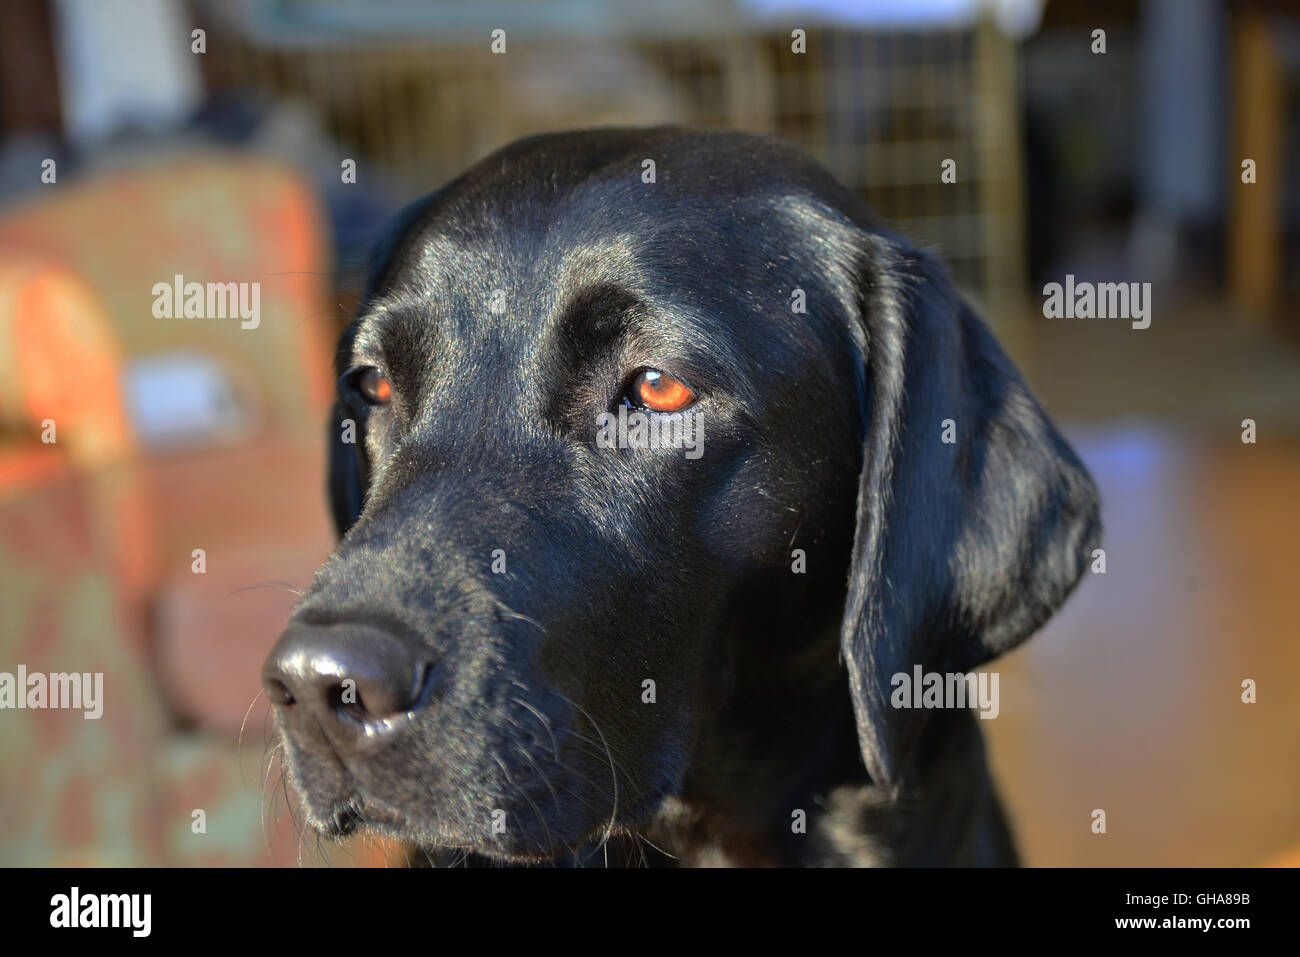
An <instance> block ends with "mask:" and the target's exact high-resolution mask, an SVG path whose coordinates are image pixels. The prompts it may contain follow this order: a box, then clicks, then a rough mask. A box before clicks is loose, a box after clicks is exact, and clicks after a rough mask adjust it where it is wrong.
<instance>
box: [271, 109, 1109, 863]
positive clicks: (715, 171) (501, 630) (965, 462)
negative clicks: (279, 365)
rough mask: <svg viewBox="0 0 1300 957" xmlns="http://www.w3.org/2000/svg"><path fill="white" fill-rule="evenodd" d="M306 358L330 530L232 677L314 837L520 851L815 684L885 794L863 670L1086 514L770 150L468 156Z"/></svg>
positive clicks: (581, 836)
mask: <svg viewBox="0 0 1300 957" xmlns="http://www.w3.org/2000/svg"><path fill="white" fill-rule="evenodd" d="M647 161H653V162H652V163H650V164H648V163H647ZM649 170H653V175H647V171H649ZM338 372H339V398H338V405H337V407H336V413H335V417H334V421H333V422H332V423H331V426H330V442H331V448H332V460H331V468H330V489H331V502H332V505H333V510H334V516H335V520H336V522H337V524H338V527H339V531H340V533H341V536H342V537H341V540H340V542H339V545H338V548H337V550H336V552H335V554H334V555H333V556H332V557H331V558H330V560H329V561H328V562H327V563H326V564H325V566H324V567H323V568H322V569H321V570H320V572H319V573H318V575H317V578H316V580H315V582H314V584H313V585H312V587H311V588H310V590H309V591H308V592H307V593H306V595H305V596H304V597H303V599H302V601H301V603H300V605H299V607H298V608H297V609H296V611H295V613H294V615H293V618H292V620H291V622H290V624H289V626H288V628H287V630H286V632H285V634H284V636H283V637H282V638H281V640H280V642H279V644H278V645H277V646H276V649H275V650H274V651H273V652H272V654H271V656H270V658H269V659H268V662H267V666H266V670H265V676H264V680H265V684H266V687H267V689H268V693H269V694H270V695H271V698H272V700H273V702H274V703H275V705H276V712H277V715H278V721H279V724H280V728H281V731H282V734H283V738H284V745H285V756H286V762H287V766H288V770H289V775H290V780H291V782H292V783H293V785H294V787H295V789H296V790H297V791H298V792H299V794H300V796H301V798H302V800H303V803H304V806H305V808H306V811H307V814H308V817H309V819H310V821H311V823H312V824H313V825H315V826H316V827H318V828H320V829H321V830H323V831H325V832H327V833H342V832H346V831H348V830H350V829H352V828H353V827H356V826H358V825H360V826H365V827H368V828H371V829H374V830H378V831H381V832H386V833H389V834H392V835H395V836H398V837H400V838H403V839H406V840H410V841H413V842H415V843H418V844H421V845H426V846H458V847H466V848H470V849H472V850H474V851H477V852H480V853H483V854H486V855H489V856H494V857H498V858H507V859H519V860H523V859H544V858H551V857H554V856H556V855H559V854H562V853H564V852H565V851H566V849H569V850H572V849H576V848H579V847H582V846H583V845H585V844H586V843H587V842H589V841H591V840H592V839H593V838H596V837H599V836H600V835H601V834H604V833H608V832H609V831H610V830H611V829H618V828H630V827H636V826H637V825H638V824H639V823H640V822H643V821H644V820H646V818H647V817H648V816H650V815H652V814H653V813H654V811H655V809H656V808H657V807H658V806H659V805H660V804H661V803H662V801H663V800H664V798H666V797H668V796H672V795H682V794H684V793H696V794H704V795H706V796H705V798H703V799H707V792H709V791H710V790H712V791H714V792H716V791H717V790H718V788H719V787H720V786H715V785H714V784H711V783H709V782H716V781H717V780H718V774H719V773H725V775H726V777H727V780H728V782H729V783H728V785H727V786H728V787H732V788H734V787H735V786H737V784H736V782H738V781H743V780H744V778H745V775H746V774H747V771H746V767H747V766H749V765H752V764H753V763H754V762H755V761H757V760H766V761H767V762H768V763H769V764H770V763H771V756H772V754H774V753H778V752H780V749H781V748H788V747H791V746H794V747H802V748H803V749H804V751H806V752H816V750H817V745H816V743H815V742H811V743H810V742H807V741H804V742H802V743H800V742H799V741H798V740H797V738H798V734H799V733H802V732H813V731H815V729H817V728H819V727H822V726H828V725H829V724H833V723H834V722H836V721H837V720H838V718H839V717H840V716H841V711H843V712H844V713H845V714H847V712H848V709H849V708H851V709H852V713H853V714H854V715H855V716H856V726H857V739H858V747H860V752H861V760H862V761H863V762H864V763H865V766H866V768H867V769H868V771H869V772H870V775H871V777H872V779H873V780H874V781H875V782H876V783H878V784H879V785H880V786H882V787H883V788H884V789H885V790H886V791H887V792H890V793H894V792H897V791H898V790H899V789H900V788H903V787H905V786H906V783H907V781H908V778H909V775H910V774H911V773H912V768H913V765H914V764H915V762H914V761H913V760H912V759H911V757H910V742H912V741H913V740H914V738H915V734H916V725H915V722H916V721H917V720H919V719H916V718H911V717H905V716H902V715H900V712H897V711H895V710H894V709H892V708H891V707H890V705H889V692H890V676H891V675H893V674H895V673H897V672H902V671H909V670H910V669H911V667H912V666H913V665H914V664H922V665H924V666H926V667H927V668H936V669H940V670H949V671H965V670H968V669H970V668H973V667H975V666H977V665H979V664H980V663H982V662H984V661H986V660H988V659H989V658H990V657H992V656H994V655H996V654H999V653H1001V652H1003V651H1006V650H1007V649H1009V648H1011V647H1013V646H1014V645H1016V644H1017V643H1018V642H1020V641H1022V640H1023V639H1024V638H1025V637H1026V636H1028V635H1029V634H1030V633H1031V632H1032V631H1033V630H1034V629H1036V628H1037V627H1038V626H1039V625H1040V624H1041V623H1042V622H1043V621H1044V620H1045V619H1046V618H1047V617H1048V615H1049V614H1050V613H1051V612H1052V611H1053V610H1054V609H1055V608H1056V607H1057V606H1059V605H1060V603H1061V602H1062V601H1063V600H1064V599H1065V597H1066V595H1067V594H1068V592H1069V591H1070V589H1071V588H1072V587H1073V585H1074V584H1075V582H1076V580H1077V579H1078V577H1079V576H1080V574H1081V572H1082V569H1083V567H1084V562H1085V559H1086V557H1087V554H1088V551H1089V549H1090V548H1091V547H1092V544H1093V543H1094V541H1095V539H1096V536H1097V534H1098V526H1097V500H1096V495H1095V490H1094V488H1093V486H1092V483H1091V480H1090V479H1089V477H1088V476H1087V474H1086V472H1085V471H1084V469H1083V468H1082V466H1081V465H1080V464H1079V462H1078V460H1077V459H1076V458H1075V457H1074V455H1073V454H1072V452H1071V451H1070V449H1069V448H1068V446H1067V445H1066V444H1065V442H1064V441H1063V440H1062V439H1061V437H1060V436H1059V435H1058V434H1057V432H1056V431H1055V429H1054V428H1053V427H1052V425H1051V424H1050V422H1049V421H1048V420H1047V418H1046V417H1045V415H1044V413H1043V412H1042V410H1041V409H1040V408H1039V406H1038V405H1037V403H1036V402H1035V401H1034V399H1033V398H1032V396H1031V395H1030V394H1029V392H1028V390H1027V388H1026V387H1025V385H1024V383H1023V381H1022V380H1021V379H1020V377H1019V375H1018V374H1017V372H1016V371H1015V369H1014V368H1013V367H1012V365H1011V363H1010V362H1009V360H1008V359H1007V358H1006V356H1005V355H1004V354H1003V352H1002V351H1001V349H1000V348H999V347H998V345H997V344H996V342H995V341H994V340H993V338H992V337H991V335H990V334H989V332H988V331H987V329H986V328H985V327H984V325H983V323H982V322H981V321H980V320H979V319H978V318H977V317H976V316H975V315H974V314H973V313H972V312H971V310H970V309H969V308H968V307H967V306H966V305H965V304H964V303H963V302H962V301H961V300H960V299H959V297H958V296H957V295H956V294H955V293H954V291H953V289H952V287H951V284H950V282H949V279H948V277H947V275H946V273H945V272H944V270H943V269H942V267H940V266H939V265H938V264H937V263H936V262H934V261H933V260H932V259H931V258H930V257H929V256H927V255H925V254H924V253H921V252H919V251H917V250H915V249H912V248H910V247H908V246H907V245H906V244H905V243H903V242H901V241H899V240H897V239H895V238H892V237H890V236H889V235H887V234H885V233H884V232H882V231H881V230H880V229H879V228H878V227H877V226H876V225H875V224H874V223H873V222H872V220H871V219H870V216H869V214H868V212H867V211H866V210H865V209H864V208H863V206H862V204H861V203H860V202H859V201H858V200H857V199H856V198H855V197H854V196H853V195H852V194H851V193H849V192H848V191H847V190H845V189H843V188H842V187H840V186H839V185H838V184H836V183H835V182H834V181H833V179H832V178H831V177H830V176H829V175H828V174H827V173H825V172H824V171H823V170H822V169H821V168H820V167H818V166H817V165H816V164H815V163H813V162H812V161H811V160H809V159H808V158H806V157H805V156H803V155H802V154H800V153H798V152H797V151H795V150H794V149H792V148H790V147H788V146H785V145H783V144H781V143H780V142H779V141H777V140H774V139H770V138H765V137H758V136H751V135H746V134H738V133H704V132H694V131H687V130H681V129H672V128H667V129H656V130H609V131H596V132H590V133H574V134H556V135H548V136H543V137H537V138H533V139H530V140H525V141H522V142H520V143H517V144H515V145H513V146H511V147H508V148H507V149H505V150H503V151H501V152H499V153H497V154H495V155H493V156H491V157H489V158H487V159H486V160H484V161H482V162H481V163H480V164H478V165H477V166H476V167H474V168H473V169H471V170H470V171H469V172H468V173H466V174H465V175H463V176H462V177H461V178H460V179H458V180H456V181H455V182H453V183H452V184H450V185H449V186H447V187H446V188H444V189H443V190H442V191H440V192H439V193H437V194H435V195H433V196H432V197H429V198H427V199H425V200H422V201H420V202H418V203H416V204H415V205H413V206H411V207H410V208H408V209H407V210H406V211H405V212H404V213H402V214H401V215H400V216H399V217H398V219H397V221H396V223H395V225H394V226H393V228H392V230H391V232H390V234H389V236H388V238H387V239H386V240H385V241H384V242H382V243H381V244H380V246H379V248H378V250H377V253H376V257H375V263H374V267H373V269H372V275H371V278H370V281H369V284H368V289H367V291H366V294H365V296H364V299H363V302H362V305H361V308H360V311H359V315H358V317H357V320H356V322H355V323H354V324H353V326H352V327H351V328H350V329H349V331H348V333H347V334H346V335H345V336H344V339H343V341H342V343H341V345H340V349H339V356H338ZM946 420H951V422H950V424H949V423H948V422H947V421H946ZM945 429H947V430H948V435H947V436H946V437H945V435H944V431H945ZM945 438H947V439H950V441H945ZM841 659H842V664H841ZM845 669H847V673H846V672H845ZM755 702H759V703H758V704H755ZM764 713H767V714H771V713H776V714H777V715H778V717H777V718H776V719H775V720H774V721H773V722H772V723H770V724H764V723H763V722H764V720H766V719H760V718H758V717H755V716H757V715H760V714H764ZM749 718H753V721H749V720H748V719H749ZM769 733H770V736H769ZM791 735H793V737H794V739H796V740H794V741H793V742H792V743H776V742H777V739H783V737H784V736H791ZM765 753H766V755H767V756H766V758H764V757H763V755H764V754H765ZM780 753H784V752H780ZM778 763H779V762H778ZM720 764H728V765H730V767H729V768H727V769H726V770H725V772H719V771H718V769H717V767H716V766H717V765H720ZM706 765H709V767H706ZM778 770H779V769H778ZM716 796H717V795H716V794H715V797H716Z"/></svg>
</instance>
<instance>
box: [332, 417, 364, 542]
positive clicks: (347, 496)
mask: <svg viewBox="0 0 1300 957" xmlns="http://www.w3.org/2000/svg"><path fill="white" fill-rule="evenodd" d="M348 437H349V435H348V434H347V433H345V417H344V415H343V412H342V410H341V409H340V408H339V404H338V403H337V402H335V403H334V409H333V411H332V412H331V413H330V424H329V434H328V435H327V436H326V437H325V441H326V442H327V443H328V444H327V447H328V449H329V489H328V491H329V500H330V514H332V515H333V516H334V530H335V531H336V532H338V535H339V538H342V537H343V534H344V533H345V532H346V531H347V530H348V529H349V528H351V527H352V523H353V522H355V521H356V520H357V518H358V517H359V516H360V515H361V506H362V504H363V503H364V501H365V493H364V491H363V485H362V475H361V468H362V462H361V456H360V452H359V451H358V448H357V446H358V443H359V442H360V441H361V436H360V434H359V431H358V429H357V424H356V423H355V422H353V423H352V429H351V436H350V437H351V438H352V439H353V441H351V442H347V441H345V439H347V438H348Z"/></svg>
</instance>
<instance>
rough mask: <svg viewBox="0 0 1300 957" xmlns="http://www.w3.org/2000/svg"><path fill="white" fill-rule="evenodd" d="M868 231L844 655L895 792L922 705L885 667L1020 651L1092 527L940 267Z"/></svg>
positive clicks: (874, 753)
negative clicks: (860, 443)
mask: <svg viewBox="0 0 1300 957" xmlns="http://www.w3.org/2000/svg"><path fill="white" fill-rule="evenodd" d="M871 239H872V243H873V245H874V246H875V247H876V248H874V249H873V250H872V251H871V252H870V255H869V256H868V259H869V260H870V263H871V265H870V266H869V270H868V271H869V275H868V276H866V277H864V279H863V281H862V282H861V284H860V288H861V289H862V293H861V301H862V310H863V317H862V318H863V321H864V323H865V325H866V341H865V344H864V346H865V352H866V355H865V382H864V391H865V395H864V402H865V410H864V411H865V423H866V424H865V433H866V434H865V446H864V453H863V466H862V477H861V482H860V487H859V493H858V510H857V519H856V520H857V529H856V533H855V540H854V546H853V559H852V567H851V571H850V579H849V590H848V600H847V606H846V610H845V617H844V625H843V631H842V634H841V649H842V651H843V655H844V658H845V661H846V663H847V665H848V669H849V675H850V681H851V684H852V692H853V700H854V708H855V711H856V715H857V723H858V734H859V739H860V741H861V745H862V753H863V758H864V759H865V761H866V764H867V768H868V770H869V771H870V772H871V774H872V777H873V778H874V779H875V780H876V781H877V782H879V783H880V784H881V785H882V786H883V787H884V788H885V789H886V790H887V791H888V792H891V793H894V794H897V793H898V792H899V790H900V789H901V788H902V787H904V786H905V785H906V784H907V782H908V781H909V779H911V778H912V777H913V776H914V773H915V770H916V769H915V768H914V767H913V764H915V763H916V762H915V761H909V754H911V746H912V745H913V744H914V743H915V742H916V741H917V738H918V735H919V733H920V730H921V727H922V724H923V722H924V721H925V712H924V711H918V710H900V709H895V708H893V707H892V706H891V704H890V695H891V693H892V691H893V687H892V686H891V678H892V676H893V675H895V674H897V673H899V672H906V673H908V674H909V675H910V674H911V673H912V670H913V667H914V666H915V665H918V664H919V665H921V666H922V668H923V670H924V671H938V672H965V671H969V670H971V669H973V668H975V667H977V666H978V665H980V664H982V663H984V662H985V661H988V660H989V659H990V658H992V657H994V656H996V655H999V654H1001V653H1003V652H1005V651H1008V650H1009V649H1011V648H1014V647H1015V646H1016V645H1018V644H1019V643H1020V642H1022V641H1023V640H1024V639H1025V638H1027V637H1028V636H1029V635H1030V634H1031V633H1032V632H1033V631H1034V630H1035V629H1037V628H1038V627H1039V626H1040V625H1041V624H1042V623H1043V622H1044V621H1046V620H1047V618H1048V616H1050V615H1051V614H1052V612H1053V611H1055V610H1056V609H1057V608H1058V607H1059V606H1060V605H1061V603H1062V602H1063V601H1064V600H1065V598H1066V596H1067V595H1068V594H1069V592H1070V591H1071V589H1072V588H1073V587H1074V585H1075V583H1076V582H1077V581H1078V579H1079V577H1080V575H1081V574H1082V573H1083V570H1084V569H1085V567H1086V565H1087V562H1088V560H1089V558H1090V554H1091V550H1092V549H1093V547H1094V546H1095V544H1096V543H1097V541H1098V539H1099V537H1100V520H1099V518H1098V498H1097V490H1096V487H1095V486H1094V485H1093V482H1092V478H1091V477H1090V476H1089V475H1088V472H1087V470H1086V469H1085V468H1084V467H1083V465H1082V464H1081V463H1080V462H1079V460H1078V458H1077V457H1076V456H1075V454H1074V452H1073V451H1072V450H1071V449H1070V447H1069V446H1068V445H1067V444H1066V442H1065V440H1064V439H1063V438H1062V437H1061V435H1060V434H1059V433H1058V432H1057V431H1056V429H1055V427H1054V426H1053V425H1052V423H1051V422H1050V421H1049V420H1048V418H1047V416H1046V414H1045V413H1044V412H1043V410H1042V409H1041V408H1040V407H1039V405H1038V403H1037V401H1035V399H1034V397H1033V396H1032V395H1031V394H1030V392H1029V389H1028V387H1027V386H1026V385H1025V383H1024V380H1023V379H1021V377H1020V374H1019V372H1017V370H1016V369H1015V367H1014V366H1013V365H1012V363H1011V360H1010V359H1009V358H1008V357H1007V355H1006V354H1005V353H1004V352H1003V351H1002V348H1001V347H1000V346H999V345H998V343H997V342H996V340H995V339H994V338H993V336H992V334H991V333H990V332H989V330H988V329H987V328H986V326H985V325H984V323H983V321H982V320H981V319H980V318H979V317H978V316H977V315H976V314H975V313H974V311H973V310H972V309H971V308H970V307H969V306H968V305H967V304H966V303H965V302H963V301H962V300H961V299H960V297H959V296H958V295H957V294H956V292H955V291H954V289H953V287H952V284H951V282H950V280H949V279H948V276H947V272H946V270H945V269H944V268H943V267H942V266H941V265H940V264H938V263H937V262H935V261H934V260H933V259H931V258H930V257H929V256H928V255H926V254H924V253H920V252H914V251H912V250H903V249H901V248H900V247H898V246H896V245H895V244H893V243H892V242H888V241H886V240H884V239H881V238H879V237H871ZM949 419H950V420H952V421H951V423H947V422H945V420H949ZM946 426H947V427H948V430H949V433H950V436H949V437H953V438H955V441H954V442H952V443H951V444H950V443H947V442H945V441H944V438H945V435H944V431H945V427H946Z"/></svg>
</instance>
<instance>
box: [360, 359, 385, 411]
mask: <svg viewBox="0 0 1300 957" xmlns="http://www.w3.org/2000/svg"><path fill="white" fill-rule="evenodd" d="M356 382H357V391H359V392H360V393H361V395H362V397H363V398H365V400H366V401H367V402H369V403H370V404H371V405H387V404H388V402H389V400H390V399H391V398H392V397H393V387H392V385H391V384H390V383H389V381H388V376H386V375H384V374H383V373H382V372H380V371H379V370H378V369H376V368H375V367H374V366H368V367H367V368H365V369H362V370H360V372H359V373H358V375H357V380H356Z"/></svg>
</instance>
